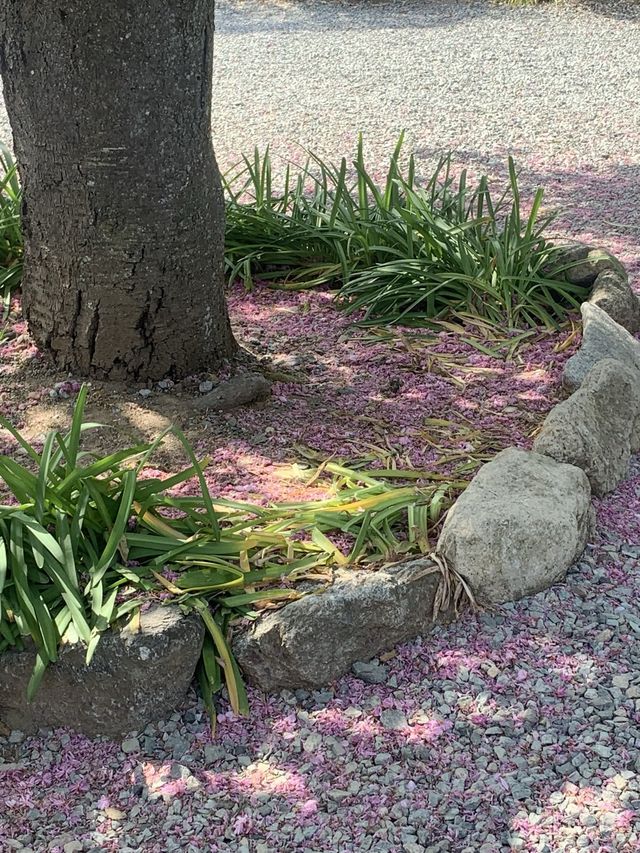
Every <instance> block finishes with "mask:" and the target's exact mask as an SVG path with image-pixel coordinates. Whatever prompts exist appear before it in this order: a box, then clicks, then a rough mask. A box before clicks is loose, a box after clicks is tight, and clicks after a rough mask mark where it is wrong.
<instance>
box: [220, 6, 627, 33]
mask: <svg viewBox="0 0 640 853" xmlns="http://www.w3.org/2000/svg"><path fill="white" fill-rule="evenodd" d="M572 11H576V12H577V11H581V12H585V11H588V12H593V13H594V14H596V15H600V16H602V17H607V18H614V19H619V20H627V21H640V3H635V2H634V0H620V2H616V0H560V3H559V4H558V5H556V3H555V2H554V0H549V2H548V5H547V4H541V5H537V6H519V7H513V6H508V5H506V4H505V3H503V2H500V0H430V2H425V0H264V2H258V0H249V2H247V0H225V2H224V3H222V2H221V3H220V5H219V13H218V15H219V20H220V22H221V26H222V29H223V31H224V32H226V33H230V34H231V33H246V32H261V33H269V32H274V33H277V32H289V33H290V32H295V31H298V30H301V31H314V30H317V31H327V30H342V31H345V30H371V29H378V28H379V27H384V28H385V29H405V28H411V29H423V28H424V29H432V28H437V27H452V26H456V25H458V24H463V23H465V22H466V21H467V20H469V19H476V20H477V19H478V18H480V17H489V18H493V19H494V20H495V21H496V23H497V22H499V21H504V19H505V16H519V17H521V18H522V17H525V16H526V17H530V18H533V19H535V20H536V21H537V22H540V21H541V19H542V20H543V18H544V16H545V15H553V16H554V17H555V16H557V15H558V14H562V15H565V16H566V15H570V14H571V12H572ZM252 12H255V13H256V14H255V16H254V15H252Z"/></svg>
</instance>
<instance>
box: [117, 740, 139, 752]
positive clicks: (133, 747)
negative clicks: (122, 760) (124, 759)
mask: <svg viewBox="0 0 640 853" xmlns="http://www.w3.org/2000/svg"><path fill="white" fill-rule="evenodd" d="M120 749H121V750H122V751H123V752H124V754H125V755H129V754H130V753H132V752H140V741H139V740H138V738H137V737H130V738H127V739H126V740H123V741H122V743H121V744H120Z"/></svg>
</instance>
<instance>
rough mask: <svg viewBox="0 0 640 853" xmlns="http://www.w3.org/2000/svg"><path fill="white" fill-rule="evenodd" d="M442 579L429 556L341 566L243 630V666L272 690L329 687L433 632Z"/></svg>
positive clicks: (238, 645) (238, 643)
mask: <svg viewBox="0 0 640 853" xmlns="http://www.w3.org/2000/svg"><path fill="white" fill-rule="evenodd" d="M439 583H440V574H439V572H438V571H437V570H436V568H435V567H434V565H433V563H431V562H430V561H429V560H427V559H419V560H414V561H411V562H408V563H403V564H399V565H395V566H388V567H386V568H384V569H380V570H379V571H377V572H373V571H365V570H355V569H354V570H351V571H348V570H345V571H340V572H338V573H337V575H336V579H335V581H334V583H333V584H332V585H331V586H329V587H328V588H326V589H324V590H323V591H318V592H317V593H313V594H310V595H307V596H305V597H303V598H300V599H298V600H297V601H292V602H291V603H290V604H287V605H286V606H285V607H283V608H282V609H281V610H277V611H274V612H272V613H268V614H266V615H264V616H263V617H262V618H261V619H259V620H258V621H257V622H256V623H254V625H253V626H251V627H250V628H249V629H248V630H245V631H243V632H242V633H239V634H238V635H237V636H236V637H235V639H234V643H233V647H234V651H235V654H236V656H237V659H238V663H239V665H240V667H241V669H242V671H243V672H244V674H245V675H246V676H247V678H248V679H249V680H250V681H252V682H253V683H254V684H257V685H259V686H260V687H261V688H262V689H264V690H267V691H277V690H281V689H282V688H291V689H297V688H305V689H308V688H313V687H320V686H322V685H325V684H328V683H330V682H331V681H333V680H334V679H336V678H338V677H339V676H340V675H343V674H344V673H345V672H347V671H348V670H349V668H350V667H351V666H352V664H354V663H355V662H356V661H361V660H363V659H365V660H366V659H367V658H371V657H374V656H376V655H378V654H380V653H381V652H383V651H385V650H387V649H389V648H392V647H393V646H395V645H397V644H398V643H402V642H406V641H407V640H410V639H412V638H413V637H416V636H417V635H418V634H422V633H424V632H426V631H428V630H430V628H431V626H432V618H431V614H432V612H433V603H434V600H435V595H436V591H437V589H438V585H439ZM439 618H442V619H444V618H450V614H442V615H441V617H439Z"/></svg>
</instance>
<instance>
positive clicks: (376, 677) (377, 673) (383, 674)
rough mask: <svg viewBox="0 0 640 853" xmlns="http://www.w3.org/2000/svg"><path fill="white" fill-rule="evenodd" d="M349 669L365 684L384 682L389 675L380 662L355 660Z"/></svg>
mask: <svg viewBox="0 0 640 853" xmlns="http://www.w3.org/2000/svg"><path fill="white" fill-rule="evenodd" d="M351 670H352V672H353V674H354V675H355V677H356V678H359V679H360V681H364V682H366V683H367V684H384V683H385V681H386V680H387V678H388V676H389V672H388V670H387V668H386V666H382V664H380V663H373V662H370V663H364V662H363V661H356V662H355V663H354V665H353V666H352V667H351Z"/></svg>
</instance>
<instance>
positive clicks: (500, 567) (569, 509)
mask: <svg viewBox="0 0 640 853" xmlns="http://www.w3.org/2000/svg"><path fill="white" fill-rule="evenodd" d="M590 500H591V490H590V488H589V481H588V480H587V477H586V475H585V473H584V472H583V471H581V470H580V469H579V468H576V467H575V466H573V465H563V464H560V463H558V462H555V461H554V460H553V459H549V458H548V457H546V456H541V455H540V454H538V453H533V452H530V451H524V450H516V449H515V448H509V449H508V450H503V451H502V452H501V453H499V454H498V455H497V456H496V457H495V459H493V460H492V461H491V462H488V463H487V464H486V465H484V466H483V467H482V468H481V469H480V471H479V472H478V474H477V475H476V477H475V478H474V479H473V480H472V481H471V483H470V485H469V486H468V488H467V489H466V491H465V492H463V493H462V495H461V496H460V497H459V498H458V500H457V501H456V503H455V504H454V505H453V507H452V508H451V509H450V510H449V512H448V514H447V518H446V520H445V523H444V526H443V529H442V533H441V535H440V539H439V541H438V546H437V552H438V553H439V554H441V555H442V556H443V557H444V558H445V560H446V561H447V562H448V563H449V565H450V566H452V567H453V568H454V569H455V570H456V571H457V572H459V573H460V574H461V575H463V576H464V577H465V578H466V579H467V581H468V582H469V583H470V584H471V586H472V588H473V590H474V592H475V594H476V596H477V597H478V599H479V600H480V601H485V602H488V603H494V604H497V603H500V602H504V601H514V600H516V599H518V598H522V597H523V596H526V595H532V594H533V593H536V592H539V591H540V590H542V589H545V588H546V587H548V586H551V585H552V584H554V583H556V582H558V581H560V580H562V578H563V577H564V575H565V573H566V571H567V569H568V568H569V566H571V565H572V564H573V563H574V562H575V560H577V558H578V557H579V556H580V554H581V553H582V551H583V550H584V548H585V545H586V543H587V539H588V537H589V533H590V531H591V528H592V523H593V521H592V510H591V504H590Z"/></svg>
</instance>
